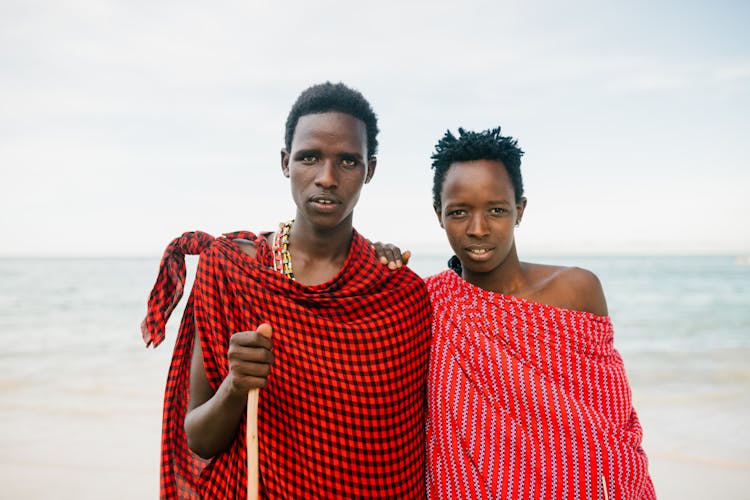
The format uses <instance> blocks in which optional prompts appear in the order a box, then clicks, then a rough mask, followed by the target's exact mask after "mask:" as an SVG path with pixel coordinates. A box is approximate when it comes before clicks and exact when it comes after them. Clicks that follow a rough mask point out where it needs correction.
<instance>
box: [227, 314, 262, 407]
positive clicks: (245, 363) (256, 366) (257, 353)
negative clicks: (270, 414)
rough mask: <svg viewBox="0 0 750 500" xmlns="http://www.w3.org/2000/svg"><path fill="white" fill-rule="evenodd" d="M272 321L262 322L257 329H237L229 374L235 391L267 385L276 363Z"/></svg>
mask: <svg viewBox="0 0 750 500" xmlns="http://www.w3.org/2000/svg"><path fill="white" fill-rule="evenodd" d="M271 332H272V328H271V325H269V324H267V323H263V324H261V325H260V326H258V329H257V330H256V331H254V332H237V333H235V334H234V335H232V337H231V338H230V339H229V350H228V352H227V357H228V358H229V374H228V375H227V378H228V379H229V380H228V382H229V383H230V387H231V389H232V392H236V393H238V394H247V392H248V391H249V390H250V389H258V388H260V387H264V386H265V385H266V382H267V379H268V374H269V372H270V371H271V365H272V364H273V352H272V348H273V344H272V342H271Z"/></svg>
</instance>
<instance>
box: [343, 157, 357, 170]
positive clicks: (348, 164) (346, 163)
mask: <svg viewBox="0 0 750 500" xmlns="http://www.w3.org/2000/svg"><path fill="white" fill-rule="evenodd" d="M341 166H342V167H344V168H354V167H356V166H357V162H356V160H351V159H348V158H345V159H343V160H341Z"/></svg>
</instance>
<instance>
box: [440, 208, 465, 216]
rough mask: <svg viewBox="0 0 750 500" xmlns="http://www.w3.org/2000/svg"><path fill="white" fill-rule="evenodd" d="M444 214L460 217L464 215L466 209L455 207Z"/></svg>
mask: <svg viewBox="0 0 750 500" xmlns="http://www.w3.org/2000/svg"><path fill="white" fill-rule="evenodd" d="M445 215H447V216H448V217H462V216H464V215H466V210H463V209H460V208H459V209H456V210H450V211H448V213H447V214H445Z"/></svg>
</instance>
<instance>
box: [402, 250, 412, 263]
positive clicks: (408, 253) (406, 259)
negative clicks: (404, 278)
mask: <svg viewBox="0 0 750 500" xmlns="http://www.w3.org/2000/svg"><path fill="white" fill-rule="evenodd" d="M409 259H411V250H407V251H406V252H404V253H402V254H401V260H402V261H404V265H407V264H408V263H409Z"/></svg>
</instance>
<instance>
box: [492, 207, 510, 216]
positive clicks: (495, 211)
mask: <svg viewBox="0 0 750 500" xmlns="http://www.w3.org/2000/svg"><path fill="white" fill-rule="evenodd" d="M505 212H507V210H506V209H504V208H501V207H495V208H491V209H490V213H492V214H495V215H502V214H504V213H505Z"/></svg>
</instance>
